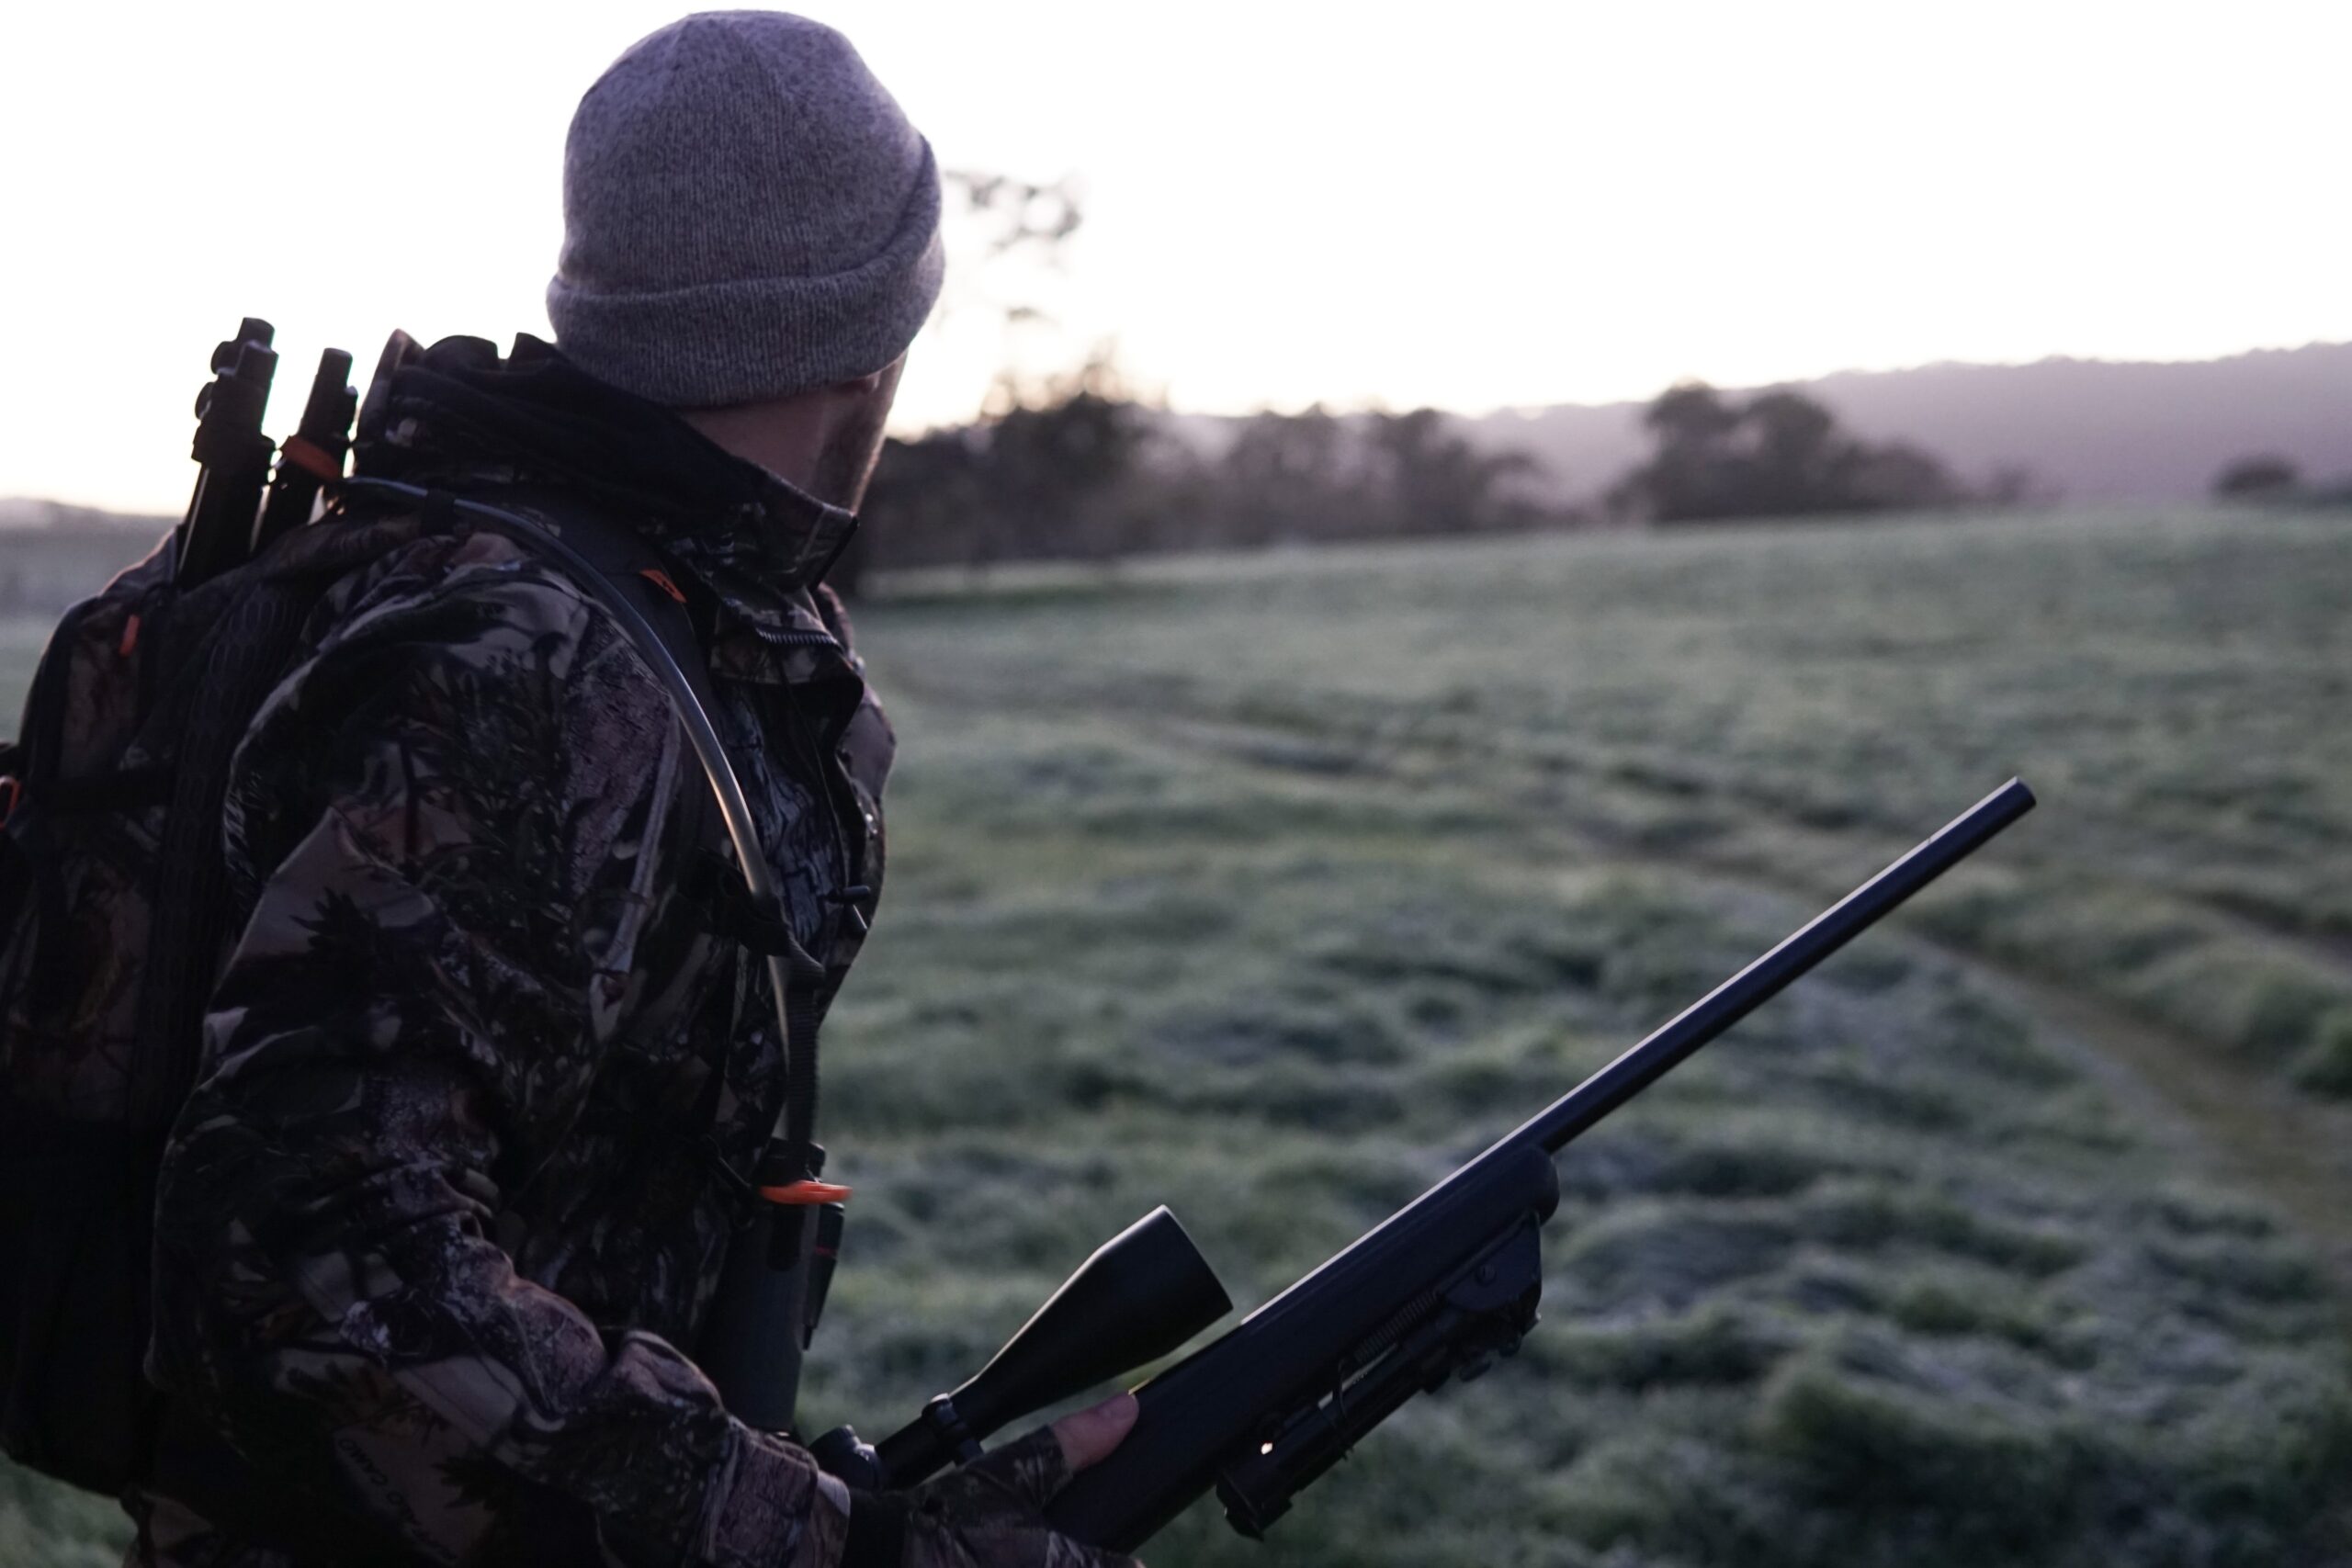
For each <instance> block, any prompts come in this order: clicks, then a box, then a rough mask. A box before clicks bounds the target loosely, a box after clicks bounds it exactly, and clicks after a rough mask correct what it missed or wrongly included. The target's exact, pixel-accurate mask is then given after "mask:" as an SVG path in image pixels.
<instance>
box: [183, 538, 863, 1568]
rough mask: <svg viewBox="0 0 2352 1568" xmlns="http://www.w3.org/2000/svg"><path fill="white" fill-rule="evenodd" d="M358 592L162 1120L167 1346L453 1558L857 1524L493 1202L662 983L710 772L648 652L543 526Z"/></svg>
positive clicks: (236, 812)
mask: <svg viewBox="0 0 2352 1568" xmlns="http://www.w3.org/2000/svg"><path fill="white" fill-rule="evenodd" d="M337 624H338V626H339V627H341V628H343V629H341V630H340V631H339V632H338V634H337V636H336V637H335V638H334V640H333V641H331V642H330V643H328V644H327V645H325V646H323V647H322V649H320V651H318V652H317V653H316V654H315V655H314V656H313V657H311V659H310V660H308V661H307V662H306V663H304V664H303V665H302V666H300V667H299V668H298V669H297V670H296V671H295V672H294V673H293V674H291V675H290V676H289V677H288V680H287V681H286V682H283V683H281V685H280V686H279V687H278V689H277V692H276V693H275V694H273V695H272V697H271V699H270V701H269V703H268V704H267V705H265V708H264V710H263V713H262V714H261V716H259V717H258V718H257V719H256V721H255V724H254V728H252V730H250V731H249V733H248V735H247V738H246V740H245V742H244V745H243V748H242V749H241V751H240V753H239V760H238V764H237V768H236V777H235V782H234V784H232V800H231V809H230V812H229V817H228V822H227V829H228V835H229V840H230V843H231V860H232V867H234V866H236V865H239V864H244V865H248V866H250V867H254V868H258V869H254V870H253V871H252V872H251V875H252V877H253V879H254V883H255V888H254V893H255V901H254V912H253V915H252V917H251V919H250V922H249V923H248V924H247V926H246V927H245V929H244V931H243V934H242V937H241V939H240V940H239V941H238V942H237V944H236V946H235V948H234V950H233V953H232V957H231V959H230V961H229V963H228V965H227V967H226V970H225V972H224V976H223V979H222V982H221V984H220V987H219V988H218V989H217V991H216V993H215V997H214V1001H213V1010H212V1011H211V1013H210V1015H209V1019H208V1020H207V1027H206V1045H205V1054H204V1059H203V1065H202V1069H201V1073H200V1077H199V1082H198V1088H197V1090H196V1093H195V1094H194V1096H193V1098H192V1099H191V1100H190V1101H189V1102H188V1104H187V1107H186V1108H185V1110H184V1111H183V1112H182V1113H181V1115H180V1117H179V1119H178V1122H177V1123H176V1124H175V1128H174V1132H173V1136H172V1139H171V1142H170V1145H169V1147H168V1149H167V1151H166V1155H165V1164H164V1177H163V1181H162V1185H161V1193H160V1198H159V1201H158V1206H157V1245H156V1259H157V1293H156V1300H157V1322H156V1331H155V1338H154V1348H153V1357H152V1360H151V1370H152V1371H153V1372H154V1373H155V1375H156V1376H157V1378H158V1380H159V1381H160V1382H163V1383H164V1385H165V1387H166V1388H167V1390H169V1391H170V1392H172V1393H175V1395H177V1396H180V1397H182V1398H185V1399H187V1401H189V1402H190V1404H192V1405H193V1407H194V1408H195V1409H196V1410H197V1411H198V1412H199V1413H200V1415H201V1416H202V1417H203V1418H204V1419H205V1420H206V1421H207V1422H208V1423H209V1424H210V1425H212V1426H214V1427H217V1428H218V1429H220V1431H221V1432H222V1434H223V1435H224V1436H226V1437H227V1438H229V1440H230V1442H231V1443H232V1446H233V1447H235V1448H236V1449H238V1450H240V1451H241V1452H242V1453H243V1455H244V1456H245V1457H246V1459H247V1460H248V1461H250V1462H251V1463H252V1464H253V1465H254V1467H255V1468H256V1470H257V1471H258V1472H260V1473H261V1474H262V1475H263V1476H264V1477H265V1478H266V1480H267V1481H268V1483H270V1484H271V1485H273V1486H282V1487H285V1488H287V1489H288V1495H289V1497H291V1496H306V1495H308V1496H323V1497H329V1498H332V1499H333V1501H334V1505H335V1506H338V1507H340V1508H342V1509H344V1510H346V1511H349V1510H356V1511H357V1512H359V1513H360V1514H361V1515H362V1516H364V1517H366V1518H367V1519H368V1520H370V1521H372V1523H373V1526H374V1528H377V1529H381V1530H383V1531H385V1532H387V1533H389V1534H395V1535H397V1536H398V1537H399V1538H400V1539H401V1540H404V1541H406V1542H407V1543H409V1544H410V1545H411V1546H412V1547H413V1548H415V1549H417V1550H418V1551H420V1553H421V1554H422V1555H424V1556H425V1557H427V1558H429V1559H431V1560H434V1561H447V1562H510V1561H511V1562H616V1563H624V1564H630V1565H636V1564H646V1565H649V1568H650V1565H652V1564H657V1563H658V1564H661V1565H662V1568H673V1565H675V1564H679V1563H689V1564H710V1565H713V1568H738V1565H741V1568H750V1565H752V1564H758V1565H761V1568H770V1565H784V1564H788V1565H795V1568H818V1565H820V1564H828V1563H831V1562H834V1561H836V1559H837V1558H838V1555H839V1552H840V1546H841V1540H842V1534H843V1530H844V1528H845V1518H846V1514H847V1510H848V1506H849V1499H848V1495H847V1494H846V1492H844V1491H843V1490H842V1487H841V1486H840V1484H839V1483H837V1482H835V1481H833V1480H832V1479H831V1477H827V1476H823V1475H820V1472H818V1471H817V1469H816V1467H815V1465H814V1464H813V1462H812V1461H810V1459H809V1456H808V1454H807V1453H806V1452H805V1451H804V1450H800V1449H798V1448H796V1447H794V1446H792V1445H790V1444H787V1443H785V1442H782V1441H780V1440H778V1439H776V1438H773V1437H770V1436H767V1435H764V1434H761V1433H755V1432H753V1431H752V1430H750V1429H748V1428H746V1427H743V1426H742V1425H741V1423H739V1422H737V1421H735V1420H733V1419H732V1418H730V1417H729V1416H728V1415H727V1414H726V1412H725V1411H724V1409H723V1408H722V1407H721V1406H720V1404H719V1401H718V1395H717V1393H715V1391H714V1390H713V1389H712V1388H711V1386H710V1384H709V1382H707V1380H706V1379H705V1378H704V1377H703V1375H702V1374H701V1372H700V1371H697V1370H696V1369H695V1366H694V1365H693V1363H692V1362H691V1361H690V1360H689V1359H687V1357H686V1356H685V1355H684V1354H683V1353H682V1352H681V1351H680V1350H679V1349H677V1348H675V1347H673V1345H671V1344H669V1343H668V1342H666V1341H665V1340H663V1339H662V1338H660V1337H656V1336H654V1335H651V1334H649V1333H645V1332H640V1331H633V1330H630V1329H627V1328H614V1327H609V1326H600V1325H598V1324H596V1323H594V1322H592V1321H590V1319H589V1318H588V1316H587V1315H586V1314H583V1313H582V1311H581V1310H580V1309H579V1308H578V1307H577V1306H575V1305H574V1303H571V1302H570V1301H568V1300H566V1299H565V1298H563V1297H562V1296H560V1295H558V1294H556V1293H554V1292H550V1291H548V1290H546V1289H543V1288H541V1287H539V1286H537V1285H535V1284H533V1283H532V1282H531V1281H530V1280H526V1279H524V1278H523V1277H521V1275H520V1274H519V1273H518V1272H517V1269H516V1268H515V1263H514V1261H513V1259H512V1258H510V1256H509V1254H508V1253H507V1252H506V1251H505V1250H503V1249H502V1247H501V1246H500V1245H499V1243H498V1240H497V1239H496V1223H495V1222H496V1218H497V1216H498V1215H499V1214H500V1213H502V1212H503V1205H502V1193H503V1191H505V1190H510V1189H511V1188H512V1187H513V1186H514V1185H515V1184H519V1183H520V1182H521V1181H522V1180H523V1179H526V1177H527V1175H528V1173H529V1172H530V1170H531V1169H532V1168H534V1166H535V1164H536V1163H537V1161H538V1160H539V1159H540V1158H541V1157H543V1155H544V1151H545V1150H546V1149H547V1148H548V1146H550V1145H551V1144H552V1143H553V1142H554V1141H555V1140H557V1139H558V1138H560V1135H561V1134H562V1132H563V1130H564V1128H565V1127H566V1126H567V1125H568V1124H569V1122H571V1118H572V1117H573V1116H574V1115H575V1114H576V1113H577V1112H578V1110H579V1108H580V1106H581V1104H582V1100H583V1098H584V1096H585V1094H586V1090H587V1086H588V1084H589V1081H590V1079H591V1077H593V1076H594V1074H595V1073H596V1071H597V1069H598V1066H599V1063H600V1061H602V1060H603V1059H604V1058H605V1055H607V1054H608V1053H609V1052H610V1051H611V1050H612V1049H613V1046H614V1043H615V1041H616V1039H617V1038H619V1037H620V1035H621V1032H622V1031H623V1030H624V1029H626V1028H627V1027H628V1022H629V1020H630V1018H631V1016H632V1009H633V1007H634V1005H635V1002H636V999H637V998H639V996H641V995H642V994H644V992H645V991H646V990H647V988H648V987H647V984H646V982H645V980H644V977H643V976H641V975H638V974H637V970H638V967H639V964H638V960H639V957H640V956H641V954H640V953H639V949H640V948H641V947H642V946H644V945H646V944H647V943H648V942H650V936H649V931H650V923H651V919H652V917H651V916H650V915H649V913H648V911H649V910H650V909H653V908H656V907H657V905H658V903H659V899H658V897H657V894H658V893H659V891H660V887H661V886H664V885H665V884H663V882H662V878H663V875H664V868H663V865H662V850H663V847H664V846H663V839H664V836H665V835H664V831H663V824H664V823H665V822H667V821H669V820H670V819H671V815H672V807H673V806H674V803H675V800H676V795H677V790H678V789H679V788H680V787H681V786H682V783H683V784H684V785H692V786H695V787H699V780H698V776H696V775H693V774H687V775H685V776H684V779H683V781H682V779H681V776H680V770H681V769H682V768H684V767H687V766H690V763H691V759H690V757H689V756H687V755H686V754H685V753H684V743H683V740H682V739H679V738H678V737H677V734H676V730H675V727H674V725H673V724H672V723H671V721H670V717H669V713H668V709H667V707H666V705H664V704H663V703H662V698H661V696H660V694H659V691H658V689H657V688H656V687H655V686H654V685H653V683H652V682H650V680H648V679H646V678H645V676H644V673H643V671H642V667H641V666H640V665H639V664H638V663H637V662H636V658H637V656H636V654H635V652H634V650H633V649H629V648H628V647H627V645H626V644H625V643H624V642H623V641H622V640H621V638H620V637H619V635H618V633H617V632H616V630H615V629H614V628H613V627H612V626H610V623H609V622H608V621H606V620H605V617H604V616H603V615H602V613H601V612H599V611H596V610H594V609H592V608H591V607H590V606H588V605H587V604H584V603H583V602H582V600H581V599H580V598H579V597H578V596H577V594H575V593H574V592H572V591H571V589H570V588H569V587H568V586H567V585H563V584H561V583H559V582H553V581H547V580H545V579H539V578H534V577H533V576H532V575H531V572H530V570H529V566H528V563H521V564H519V565H518V564H517V563H513V562H504V563H495V562H493V563H492V564H491V565H490V566H484V567H482V568H481V569H480V570H474V571H471V572H469V571H465V570H459V571H458V572H456V573H455V574H454V575H453V576H451V577H450V578H448V579H447V580H446V581H443V582H441V583H440V584H439V585H437V586H436V587H435V588H434V589H433V590H432V591H431V592H413V593H410V594H408V595H406V596H405V597H402V596H398V595H395V596H393V597H392V598H391V599H390V601H389V602H384V603H377V604H357V605H355V606H352V607H350V608H349V609H348V610H347V611H346V613H345V615H343V616H342V617H341V618H340V619H339V620H338V623H337Z"/></svg>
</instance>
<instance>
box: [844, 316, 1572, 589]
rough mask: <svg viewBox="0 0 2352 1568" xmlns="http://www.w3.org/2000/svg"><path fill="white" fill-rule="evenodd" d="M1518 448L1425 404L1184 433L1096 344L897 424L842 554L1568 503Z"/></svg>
mask: <svg viewBox="0 0 2352 1568" xmlns="http://www.w3.org/2000/svg"><path fill="white" fill-rule="evenodd" d="M1539 473H1540V470H1539V468H1538V465H1537V464H1536V462H1535V460H1534V459H1533V458H1532V457H1529V456H1527V455H1526V454H1525V453H1521V452H1503V453H1495V452H1488V451H1484V450H1482V449H1480V448H1479V447H1477V446H1475V445H1474V444H1473V443H1472V442H1470V441H1469V440H1467V439H1465V438H1464V436H1462V435H1461V434H1458V433H1457V432H1456V431H1455V430H1453V428H1451V426H1450V422H1449V421H1448V419H1447V417H1446V416H1445V415H1443V414H1442V413H1440V412H1438V411H1436V410H1434V409H1416V410H1414V411H1412V412H1409V413H1393V414H1392V413H1370V414H1357V415H1350V416H1346V417H1342V416H1340V415H1336V414H1333V413H1330V412H1327V411H1325V410H1324V409H1322V408H1320V407H1317V408H1311V409H1308V410H1307V411H1306V412H1304V413H1298V414H1281V413H1261V414H1258V415H1255V416H1253V417H1251V418H1250V419H1249V420H1247V421H1244V422H1242V423H1241V424H1240V426H1239V428H1238V430H1236V431H1235V432H1234V433H1233V434H1232V438H1231V439H1230V441H1229V442H1227V443H1225V444H1223V445H1222V446H1220V447H1216V448H1209V447H1204V446H1202V445H1199V444H1196V443H1194V442H1193V441H1189V440H1187V439H1185V438H1184V437H1183V436H1182V434H1179V433H1178V432H1177V431H1176V430H1174V429H1173V428H1172V426H1171V422H1170V420H1169V419H1168V417H1167V416H1166V415H1165V414H1163V413H1162V412H1160V411H1159V410H1156V409H1152V408H1149V407H1147V406H1146V405H1144V404H1142V403H1139V402H1137V401H1136V400H1133V399H1131V398H1129V397H1127V396H1126V395H1125V391H1124V389H1123V388H1122V387H1121V386H1120V385H1119V382H1118V378H1117V377H1116V375H1115V374H1114V372H1113V371H1112V370H1111V369H1110V367H1108V366H1107V365H1106V364H1103V363H1102V362H1100V361H1097V362H1096V363H1093V364H1091V365H1089V366H1088V367H1086V368H1085V369H1083V370H1081V371H1080V372H1079V373H1078V374H1077V375H1076V376H1074V377H1072V378H1070V379H1069V380H1068V381H1067V382H1064V383H1062V384H1060V385H1057V386H1055V387H1053V388H1050V389H1046V391H1045V392H1044V393H1043V395H1034V394H1033V395H1031V396H1028V397H1006V398H1002V399H1000V400H997V404H996V406H995V407H993V408H992V409H991V411H990V412H989V413H988V414H986V415H985V416H984V417H983V418H981V419H980V420H978V421H977V422H975V423H971V424H967V425H956V426H953V427H949V428H945V429H941V430H934V431H932V432H930V433H929V434H924V435H922V436H918V437H916V438H914V439H912V440H899V439H897V438H893V439H892V440H891V441H890V442H889V443H888V446H887V448H886V449H885V451H884V454H883V457H882V463H881V466H880V468H878V469H877V470H876V474H875V478H874V483H873V487H872V489H871V490H870V491H868V492H867V495H866V501H865V514H866V518H867V525H866V526H865V527H862V528H861V529H860V530H859V537H858V544H857V547H856V553H855V556H854V558H852V559H850V560H846V561H844V562H843V566H842V569H836V572H835V581H836V582H839V581H841V580H842V575H843V569H846V573H847V575H848V577H849V579H850V580H851V581H853V582H854V580H855V579H856V577H857V575H858V574H859V573H861V572H862V571H864V570H866V569H867V568H869V567H877V566H878V567H883V568H899V567H922V566H989V565H993V564H996V563H998V562H1002V561H1012V560H1024V559H1038V558H1058V559H1079V560H1087V559H1103V558H1111V557H1116V556H1126V555H1140V554H1150V553H1155V552H1163V551H1170V550H1194V549H1238V548H1249V547H1260V546H1267V545H1278V544H1310V543H1324V542H1329V541H1334V540H1346V539H1383V538H1405V537H1409V536H1419V535H1430V534H1462V533H1481V534H1492V533H1509V532H1516V531H1523V530H1527V529H1531V528H1541V527H1551V526H1558V525H1564V524H1567V523H1571V522H1574V521H1577V519H1578V516H1579V514H1578V513H1575V512H1573V511H1572V510H1570V509H1567V508H1564V507H1560V506H1557V505H1552V504H1547V503H1545V502H1542V501H1539V500H1537V499H1535V498H1534V497H1533V496H1532V495H1531V494H1530V493H1529V485H1530V482H1531V481H1532V479H1535V478H1537V477H1538V476H1539Z"/></svg>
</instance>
